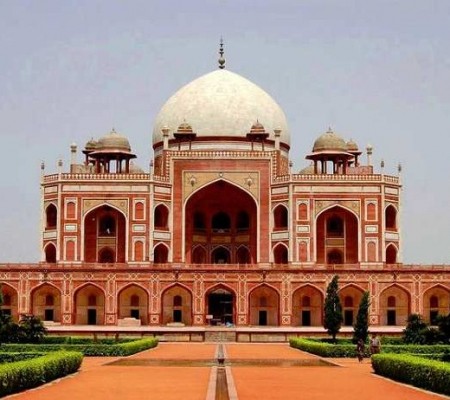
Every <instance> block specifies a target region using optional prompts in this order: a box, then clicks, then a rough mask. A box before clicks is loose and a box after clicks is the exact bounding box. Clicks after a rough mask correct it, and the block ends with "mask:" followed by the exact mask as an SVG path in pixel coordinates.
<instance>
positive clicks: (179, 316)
mask: <svg viewBox="0 0 450 400" xmlns="http://www.w3.org/2000/svg"><path fill="white" fill-rule="evenodd" d="M182 321H183V313H182V311H181V310H173V322H182Z"/></svg>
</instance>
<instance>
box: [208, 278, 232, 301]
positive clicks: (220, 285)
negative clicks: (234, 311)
mask: <svg viewBox="0 0 450 400" xmlns="http://www.w3.org/2000/svg"><path fill="white" fill-rule="evenodd" d="M215 288H218V289H220V288H223V289H226V290H228V291H230V292H231V293H232V294H233V296H234V298H235V300H237V292H236V290H235V289H233V288H232V287H231V286H230V285H228V284H227V283H223V282H219V283H213V284H212V285H211V286H209V287H208V288H205V291H204V293H205V295H204V296H205V304H206V299H207V297H208V295H209V294H210V293H211V292H212V291H213V289H215Z"/></svg>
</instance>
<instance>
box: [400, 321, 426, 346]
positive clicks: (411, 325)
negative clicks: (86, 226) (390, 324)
mask: <svg viewBox="0 0 450 400" xmlns="http://www.w3.org/2000/svg"><path fill="white" fill-rule="evenodd" d="M427 328H428V325H427V323H426V322H425V321H424V320H423V318H422V316H421V315H420V314H410V315H409V316H408V321H407V324H406V328H405V330H404V331H403V340H404V341H405V343H414V344H424V343H425V341H426V340H425V335H424V334H425V331H426V329H427Z"/></svg>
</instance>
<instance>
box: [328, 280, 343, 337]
mask: <svg viewBox="0 0 450 400" xmlns="http://www.w3.org/2000/svg"><path fill="white" fill-rule="evenodd" d="M338 289H339V283H338V276H337V275H335V276H333V279H332V280H331V282H330V284H329V285H328V287H327V296H326V298H325V305H324V320H323V326H324V328H325V329H326V330H327V331H328V334H329V335H331V336H332V337H333V341H334V342H336V335H337V333H338V332H339V330H340V329H341V324H342V321H343V318H342V306H341V301H340V300H339V296H338Z"/></svg>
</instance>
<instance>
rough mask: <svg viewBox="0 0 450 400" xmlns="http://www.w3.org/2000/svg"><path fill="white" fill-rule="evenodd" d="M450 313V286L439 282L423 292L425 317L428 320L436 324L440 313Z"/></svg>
mask: <svg viewBox="0 0 450 400" xmlns="http://www.w3.org/2000/svg"><path fill="white" fill-rule="evenodd" d="M449 313H450V288H448V287H445V286H443V285H440V284H437V285H434V286H432V287H430V288H429V289H427V290H426V291H425V292H424V294H423V317H424V319H425V321H426V322H428V323H430V324H436V321H437V316H438V315H448V314H449Z"/></svg>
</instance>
